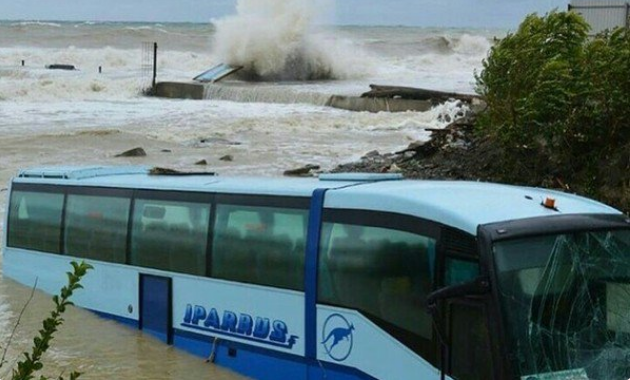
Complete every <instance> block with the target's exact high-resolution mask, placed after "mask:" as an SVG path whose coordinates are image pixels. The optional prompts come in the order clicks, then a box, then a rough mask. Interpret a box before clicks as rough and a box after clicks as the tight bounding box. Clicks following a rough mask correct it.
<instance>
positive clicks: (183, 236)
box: [130, 199, 210, 275]
mask: <svg viewBox="0 0 630 380" xmlns="http://www.w3.org/2000/svg"><path fill="white" fill-rule="evenodd" d="M209 222H210V205H209V204H203V203H192V202H176V201H166V200H146V199H137V200H136V201H135V204H134V212H133V227H132V234H131V256H130V263H131V265H138V266H143V267H149V268H156V269H163V270H169V271H173V272H180V273H188V274H194V275H205V274H206V251H207V245H208V226H209Z"/></svg>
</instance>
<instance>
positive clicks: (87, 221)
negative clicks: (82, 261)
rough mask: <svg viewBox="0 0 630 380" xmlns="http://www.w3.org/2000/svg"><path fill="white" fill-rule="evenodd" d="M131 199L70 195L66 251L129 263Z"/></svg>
mask: <svg viewBox="0 0 630 380" xmlns="http://www.w3.org/2000/svg"><path fill="white" fill-rule="evenodd" d="M130 203H131V201H130V199H129V198H121V197H106V196H91V195H76V194H69V195H68V200H67V204H66V220H65V223H66V225H65V230H64V231H65V238H64V243H65V244H64V245H65V247H64V253H65V254H68V255H71V256H77V257H83V258H87V259H94V260H101V261H107V262H113V263H121V264H124V263H125V256H126V245H127V244H126V243H127V220H128V218H129V204H130Z"/></svg>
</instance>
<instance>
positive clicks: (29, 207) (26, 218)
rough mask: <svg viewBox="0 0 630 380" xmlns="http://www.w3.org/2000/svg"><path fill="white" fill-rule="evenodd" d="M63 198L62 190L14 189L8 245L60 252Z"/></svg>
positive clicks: (10, 209) (10, 210)
mask: <svg viewBox="0 0 630 380" xmlns="http://www.w3.org/2000/svg"><path fill="white" fill-rule="evenodd" d="M63 198H64V196H63V194H61V193H44V192H31V191H13V193H12V194H11V205H10V208H9V234H8V242H7V243H8V245H9V246H10V247H16V248H25V249H32V250H35V251H42V252H50V253H59V245H60V237H61V211H62V209H63Z"/></svg>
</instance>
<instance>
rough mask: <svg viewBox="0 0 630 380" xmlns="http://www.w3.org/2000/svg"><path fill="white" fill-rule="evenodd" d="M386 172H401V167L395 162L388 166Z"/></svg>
mask: <svg viewBox="0 0 630 380" xmlns="http://www.w3.org/2000/svg"><path fill="white" fill-rule="evenodd" d="M387 172H388V173H400V172H402V169H401V168H399V167H398V165H396V164H392V165H391V166H390V167H389V170H387Z"/></svg>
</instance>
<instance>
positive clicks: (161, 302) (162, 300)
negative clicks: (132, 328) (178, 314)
mask: <svg viewBox="0 0 630 380" xmlns="http://www.w3.org/2000/svg"><path fill="white" fill-rule="evenodd" d="M172 301H173V290H172V282H171V279H170V278H168V277H159V276H153V275H148V274H140V324H139V326H140V329H141V330H142V331H145V332H147V333H149V334H151V335H153V336H154V337H156V338H158V339H160V340H161V341H163V342H165V343H167V344H171V343H172V338H173V337H172V329H171V326H172V319H173V316H172V310H173V309H172Z"/></svg>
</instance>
